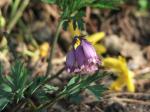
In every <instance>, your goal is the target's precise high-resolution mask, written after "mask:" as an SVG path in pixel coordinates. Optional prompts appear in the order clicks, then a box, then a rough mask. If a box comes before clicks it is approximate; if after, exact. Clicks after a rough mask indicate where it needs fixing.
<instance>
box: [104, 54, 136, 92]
mask: <svg viewBox="0 0 150 112" xmlns="http://www.w3.org/2000/svg"><path fill="white" fill-rule="evenodd" d="M103 65H104V67H106V68H111V69H112V70H113V71H114V72H116V73H117V75H118V79H117V80H116V81H114V82H113V83H112V84H111V86H110V89H111V90H115V91H121V90H122V88H123V87H124V86H126V87H127V90H128V91H129V92H134V91H135V86H134V79H133V77H134V73H133V72H132V71H131V70H129V69H128V67H127V64H126V60H125V59H124V58H123V57H121V56H119V58H112V57H107V58H104V59H103Z"/></svg>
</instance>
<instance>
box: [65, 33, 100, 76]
mask: <svg viewBox="0 0 150 112" xmlns="http://www.w3.org/2000/svg"><path fill="white" fill-rule="evenodd" d="M72 44H73V49H72V50H71V51H70V52H69V53H68V54H67V58H66V70H67V72H69V73H72V72H75V73H82V74H83V73H91V72H94V71H96V70H98V65H99V64H100V60H99V57H98V56H97V54H96V51H95V49H94V47H93V46H92V45H91V44H90V43H89V42H88V41H87V40H86V39H84V38H82V37H79V36H75V37H74V39H73V42H72Z"/></svg>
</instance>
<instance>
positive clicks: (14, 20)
mask: <svg viewBox="0 0 150 112" xmlns="http://www.w3.org/2000/svg"><path fill="white" fill-rule="evenodd" d="M29 1H30V0H23V1H22V3H21V6H20V8H19V9H18V11H17V12H16V15H14V17H13V18H11V20H10V21H9V23H8V26H7V32H8V33H10V32H11V30H12V29H13V27H14V26H15V25H16V23H17V21H18V20H19V19H20V17H21V16H22V14H23V11H24V10H25V8H26V7H27V6H28V4H29Z"/></svg>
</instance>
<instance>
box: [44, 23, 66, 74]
mask: <svg viewBox="0 0 150 112" xmlns="http://www.w3.org/2000/svg"><path fill="white" fill-rule="evenodd" d="M63 22H64V20H60V22H59V24H58V26H57V30H56V35H55V37H54V40H53V43H52V47H51V51H50V55H49V58H48V67H47V71H46V74H45V76H48V75H49V74H50V72H51V69H52V59H53V57H54V54H55V47H56V44H57V41H58V37H59V33H60V30H61V27H62V24H63Z"/></svg>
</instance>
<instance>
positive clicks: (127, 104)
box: [0, 0, 150, 112]
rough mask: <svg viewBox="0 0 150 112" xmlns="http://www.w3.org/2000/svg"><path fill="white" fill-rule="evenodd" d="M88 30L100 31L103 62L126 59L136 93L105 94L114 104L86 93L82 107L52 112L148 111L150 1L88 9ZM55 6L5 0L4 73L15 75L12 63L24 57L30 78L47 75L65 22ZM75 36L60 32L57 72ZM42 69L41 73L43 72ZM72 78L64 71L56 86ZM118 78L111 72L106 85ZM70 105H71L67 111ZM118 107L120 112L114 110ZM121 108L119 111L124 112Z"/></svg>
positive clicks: (0, 5) (0, 57)
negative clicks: (12, 70) (57, 30)
mask: <svg viewBox="0 0 150 112" xmlns="http://www.w3.org/2000/svg"><path fill="white" fill-rule="evenodd" d="M84 10H85V12H86V14H85V17H84V22H85V26H84V27H85V30H84V31H83V34H86V35H93V34H96V33H97V32H100V34H99V35H98V36H100V37H101V39H99V40H98V41H97V46H96V48H97V53H98V54H99V55H101V56H102V57H103V58H104V59H105V58H106V57H113V58H115V59H118V57H119V56H122V57H124V59H125V60H126V63H127V66H128V69H130V70H131V71H132V72H133V73H134V84H135V93H130V94H129V93H128V91H127V89H126V88H123V89H122V90H121V91H122V92H121V93H116V94H111V95H114V97H113V98H116V97H117V98H120V100H119V101H118V100H112V99H111V98H110V97H111V95H108V96H106V97H107V98H108V99H111V100H110V101H109V100H108V101H105V100H102V101H100V102H98V103H97V102H96V103H95V100H93V97H91V96H90V95H89V94H87V93H86V92H84V93H83V94H82V96H83V100H82V101H81V103H80V105H76V103H74V102H72V101H71V100H70V99H69V100H68V99H67V100H63V101H62V102H60V104H58V105H56V106H54V108H53V109H51V111H53V112H57V111H58V112H66V111H68V110H69V111H70V112H103V111H106V112H149V111H150V95H149V93H150V2H149V0H125V1H124V2H123V3H122V4H121V5H119V6H118V7H117V8H115V9H113V8H110V9H92V8H90V7H87V8H85V9H84ZM59 13H60V10H59V9H58V7H57V6H56V5H50V4H44V3H42V2H40V1H39V0H22V1H21V0H0V62H2V64H3V65H4V72H5V74H8V73H9V72H10V65H11V64H12V63H13V61H15V60H18V59H20V60H21V61H22V62H24V63H25V65H26V67H27V68H29V69H30V71H31V72H32V76H31V77H36V76H39V75H42V74H44V73H45V72H46V68H47V65H48V64H47V58H48V55H49V52H50V50H51V45H52V44H51V43H52V41H53V38H54V35H55V33H56V26H57V24H58V21H59V19H60V15H59ZM71 42H72V34H71V32H70V31H69V30H66V31H65V30H61V33H60V38H59V40H58V43H57V46H56V55H55V57H54V59H53V60H52V64H53V65H54V67H53V70H52V73H53V74H54V73H56V72H58V71H59V70H61V68H62V67H63V66H64V63H65V56H66V53H67V52H68V51H69V49H70V47H69V46H70V45H71ZM39 68H40V69H39ZM70 77H71V76H70V75H69V76H68V74H67V73H66V72H65V71H64V72H63V73H62V74H61V75H60V76H59V77H57V78H55V79H54V80H52V83H54V84H55V85H59V86H61V87H62V86H64V85H65V84H66V83H67V81H68V79H70ZM115 79H116V75H115V74H112V75H111V76H109V78H108V77H107V78H106V79H104V80H103V81H102V83H104V84H106V85H107V84H110V83H111V82H112V81H114V80H115ZM66 106H67V107H66ZM115 109H117V110H115ZM119 110H120V111H119Z"/></svg>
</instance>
